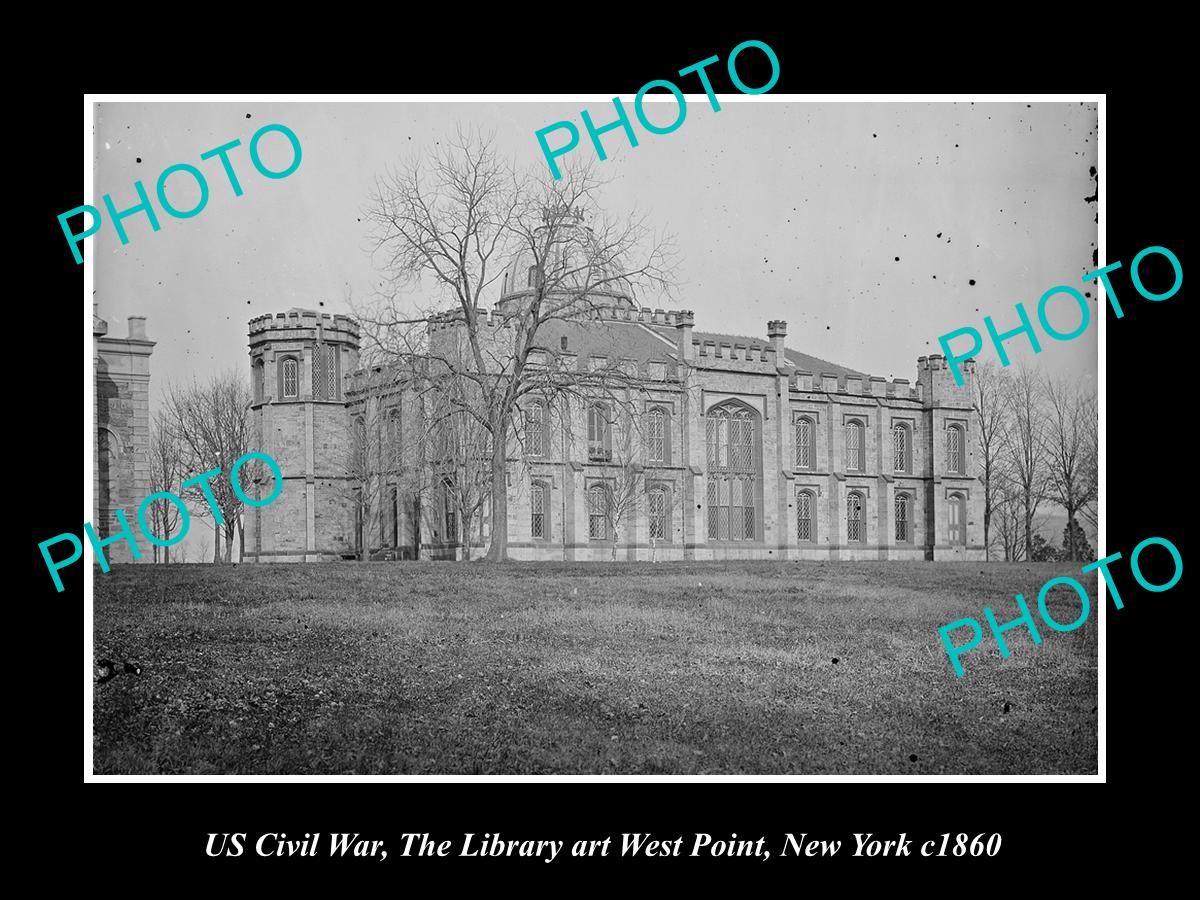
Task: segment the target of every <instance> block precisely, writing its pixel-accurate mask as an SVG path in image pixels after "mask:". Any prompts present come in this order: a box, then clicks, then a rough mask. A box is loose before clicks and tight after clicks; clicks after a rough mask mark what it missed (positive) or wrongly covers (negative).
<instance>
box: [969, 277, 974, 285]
mask: <svg viewBox="0 0 1200 900" xmlns="http://www.w3.org/2000/svg"><path fill="white" fill-rule="evenodd" d="M967 284H969V285H972V286H974V284H975V279H974V278H972V279H971V280H970V281H968V282H967Z"/></svg>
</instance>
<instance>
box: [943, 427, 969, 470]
mask: <svg viewBox="0 0 1200 900" xmlns="http://www.w3.org/2000/svg"><path fill="white" fill-rule="evenodd" d="M946 470H947V471H949V472H952V473H953V474H955V475H965V474H966V473H967V461H966V441H964V440H963V428H962V426H961V425H951V426H950V427H949V428H947V429H946Z"/></svg>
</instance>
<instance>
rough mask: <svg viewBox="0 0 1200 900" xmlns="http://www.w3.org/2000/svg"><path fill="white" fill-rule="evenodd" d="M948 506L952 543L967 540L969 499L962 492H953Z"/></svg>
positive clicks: (963, 542) (962, 542) (960, 542)
mask: <svg viewBox="0 0 1200 900" xmlns="http://www.w3.org/2000/svg"><path fill="white" fill-rule="evenodd" d="M946 506H947V507H948V513H949V524H950V528H949V537H950V543H951V544H965V543H966V542H967V500H966V498H965V497H964V496H963V495H962V494H951V495H950V497H949V498H948V500H947V503H946Z"/></svg>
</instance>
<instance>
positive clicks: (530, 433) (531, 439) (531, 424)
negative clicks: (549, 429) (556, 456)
mask: <svg viewBox="0 0 1200 900" xmlns="http://www.w3.org/2000/svg"><path fill="white" fill-rule="evenodd" d="M548 443H549V442H548V441H547V440H546V407H544V406H542V404H541V403H540V402H534V403H531V404H530V405H529V406H528V407H527V408H526V410H525V451H526V452H527V453H528V454H529V455H530V456H545V455H546V450H547V445H548Z"/></svg>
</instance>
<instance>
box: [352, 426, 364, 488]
mask: <svg viewBox="0 0 1200 900" xmlns="http://www.w3.org/2000/svg"><path fill="white" fill-rule="evenodd" d="M350 453H351V457H350V467H351V472H350V474H351V475H353V476H356V477H357V478H359V479H362V478H364V477H366V475H367V474H368V472H367V461H368V460H367V423H366V422H364V421H363V419H362V416H356V417H355V419H354V446H353V447H351V448H350Z"/></svg>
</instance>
